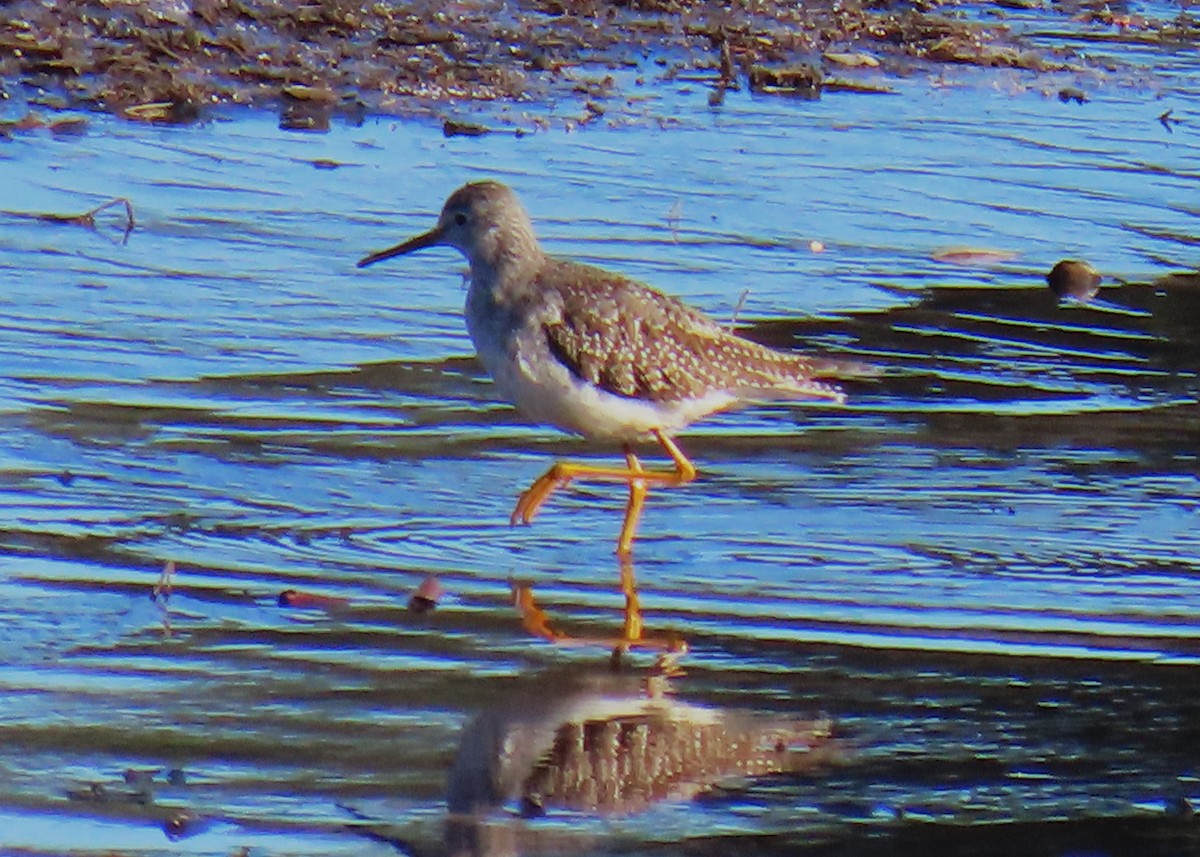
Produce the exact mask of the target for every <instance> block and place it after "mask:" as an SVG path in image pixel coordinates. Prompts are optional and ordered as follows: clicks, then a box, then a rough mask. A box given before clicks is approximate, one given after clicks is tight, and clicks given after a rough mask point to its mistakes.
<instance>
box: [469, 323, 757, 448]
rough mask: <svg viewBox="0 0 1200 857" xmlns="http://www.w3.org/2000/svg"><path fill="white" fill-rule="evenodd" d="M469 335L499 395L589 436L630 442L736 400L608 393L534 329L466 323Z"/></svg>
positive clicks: (536, 416)
mask: <svg viewBox="0 0 1200 857" xmlns="http://www.w3.org/2000/svg"><path fill="white" fill-rule="evenodd" d="M471 338H472V340H473V341H474V343H475V349H476V351H477V352H478V353H479V358H480V360H482V361H483V365H484V366H485V367H486V368H487V370H488V372H489V373H490V374H491V376H492V378H493V379H494V380H495V382H496V387H497V388H498V389H499V391H500V393H501V395H502V396H503V397H504V398H506V399H507V400H508V401H510V402H512V403H513V404H514V405H516V407H517V409H518V410H519V411H520V412H521V413H522V414H524V415H525V416H526V417H528V418H529V419H530V420H533V421H535V422H539V423H546V424H549V425H553V426H557V427H558V428H560V429H563V430H565V431H569V432H573V433H575V434H579V435H583V436H584V437H587V438H591V439H595V440H615V441H620V442H632V441H635V440H639V439H643V438H645V437H646V436H647V435H649V434H650V432H651V431H652V430H654V429H658V430H661V431H662V432H664V433H665V434H668V435H670V434H674V433H676V432H677V431H679V430H680V429H682V428H684V427H685V426H687V425H688V424H690V423H692V422H694V421H696V420H698V419H700V418H701V417H703V416H705V415H707V414H711V413H714V412H716V411H719V410H722V409H724V408H728V407H729V406H731V405H733V404H734V403H735V402H736V401H737V399H736V397H735V396H733V395H731V394H729V393H722V392H718V393H709V394H707V395H705V396H703V397H701V398H697V399H685V400H682V401H678V402H651V401H648V400H644V399H632V398H628V397H626V396H618V395H614V394H613V393H609V392H607V391H605V390H602V389H600V388H599V387H597V386H595V385H594V384H591V383H588V382H587V381H585V380H583V379H582V378H580V377H579V376H577V375H575V374H574V373H573V372H571V370H569V369H568V368H567V367H566V366H564V365H563V364H562V363H560V362H559V361H558V359H557V358H556V357H555V355H554V354H553V353H552V352H551V351H550V349H549V347H548V346H547V344H546V339H545V335H544V334H543V333H542V332H541V331H540V329H534V330H522V331H518V332H515V333H514V332H511V331H509V332H508V333H507V335H502V336H489V335H487V332H486V331H480V330H475V329H472V330H471Z"/></svg>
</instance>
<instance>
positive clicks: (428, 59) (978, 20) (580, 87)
mask: <svg viewBox="0 0 1200 857" xmlns="http://www.w3.org/2000/svg"><path fill="white" fill-rule="evenodd" d="M915 5H916V7H917V8H913V6H914V4H907V3H890V2H885V3H872V4H868V3H860V2H832V0H820V2H815V3H805V4H803V5H797V4H792V3H784V2H778V0H768V2H764V3H756V4H754V5H753V6H752V7H743V6H741V5H740V4H734V5H732V6H727V5H726V4H712V3H702V2H689V0H662V2H631V3H628V4H609V3H599V2H595V0H524V2H520V3H515V4H506V3H498V2H487V0H469V2H458V3H453V4H449V5H447V4H444V3H435V2H427V0H426V2H415V3H404V4H396V5H390V4H382V3H381V4H372V5H369V6H367V5H365V4H359V3H346V2H325V3H300V2H287V3H275V2H267V0H247V2H231V0H193V2H188V1H187V0H156V2H121V0H110V2H104V3H99V2H62V3H55V4H43V3H37V2H30V0H23V2H16V3H11V4H6V5H5V7H4V8H3V10H0V80H2V82H3V84H2V85H3V87H4V90H5V91H6V92H7V93H10V94H15V93H22V94H24V95H26V96H29V97H31V98H32V99H33V100H34V101H36V102H40V103H42V104H44V105H47V106H50V107H84V108H88V109H96V110H102V111H110V112H116V113H119V114H121V115H123V116H125V117H127V118H129V119H133V120H141V121H154V122H190V121H195V120H197V119H202V118H204V117H205V116H206V115H207V114H209V113H210V112H211V111H212V110H213V109H214V108H216V107H220V106H228V105H238V104H251V105H260V106H266V105H270V106H271V107H273V108H276V109H279V110H280V113H281V117H282V119H281V121H282V124H283V125H284V126H285V127H289V128H296V129H318V130H319V129H322V128H324V127H327V125H328V121H329V118H330V116H331V115H345V116H350V117H357V116H361V115H362V114H363V113H365V112H372V113H390V114H396V115H414V114H418V115H420V114H423V115H430V114H432V115H435V116H438V117H440V118H453V117H452V116H451V113H452V111H451V109H450V108H451V107H452V106H453V105H458V106H459V107H460V108H461V107H463V106H464V105H466V106H469V105H481V104H495V103H500V104H505V105H517V106H524V107H529V108H533V109H534V110H535V112H539V113H541V114H542V121H545V122H552V121H555V120H558V121H562V122H567V123H570V124H571V125H575V124H580V123H584V124H586V123H588V122H594V121H597V120H600V119H602V118H603V117H605V116H606V115H608V114H609V112H610V108H609V105H610V104H611V103H613V102H621V101H629V100H637V99H638V98H639V91H640V89H641V88H642V87H643V86H645V85H646V84H647V83H654V82H662V81H666V82H670V81H676V80H694V81H696V82H697V83H699V84H701V85H703V86H707V87H710V88H711V90H712V94H711V96H710V99H711V101H712V102H713V103H714V104H715V103H719V102H720V100H721V99H722V97H723V95H724V93H725V92H726V91H728V90H731V89H739V88H743V87H748V88H750V89H751V90H754V91H760V92H772V93H783V94H788V95H798V96H800V97H809V98H813V97H819V95H820V93H821V92H822V90H823V89H826V88H829V89H836V90H840V91H845V90H847V89H849V90H851V91H856V90H860V91H865V92H881V91H882V92H886V91H888V83H887V81H888V79H889V78H896V77H902V76H905V75H908V74H911V73H913V72H914V70H916V69H922V68H928V67H931V66H937V65H944V64H951V65H974V66H982V67H991V68H1017V69H1024V70H1028V71H1031V72H1035V73H1042V74H1058V75H1061V76H1063V77H1062V80H1061V81H1058V82H1056V83H1054V84H1053V88H1054V91H1056V92H1058V93H1059V94H1060V96H1063V97H1066V98H1075V97H1080V98H1082V97H1085V96H1084V94H1083V90H1081V89H1079V88H1078V87H1077V86H1075V85H1074V83H1073V82H1072V78H1073V76H1077V75H1085V76H1086V75H1093V74H1095V73H1097V72H1101V71H1103V69H1102V67H1101V65H1098V64H1097V63H1096V62H1095V61H1094V60H1092V59H1088V58H1085V57H1084V56H1082V55H1080V54H1079V53H1077V52H1075V51H1073V50H1069V49H1062V48H1047V47H1045V46H1039V45H1037V44H1034V43H1032V42H1031V41H1030V40H1029V39H1028V38H1027V37H1026V36H1024V35H1022V33H1021V28H1020V27H1012V26H1010V24H1009V21H1008V18H1009V16H1010V15H1011V14H1013V13H1015V12H1020V11H1021V10H1028V9H1030V8H1033V7H1032V6H1031V5H1030V3H1028V2H1027V0H1004V2H1001V3H967V4H957V3H943V2H929V3H923V4H915ZM1055 8H1056V9H1057V8H1059V7H1058V6H1057V4H1056V7H1055ZM1062 8H1063V9H1064V10H1065V14H1064V16H1063V17H1064V20H1066V19H1067V16H1070V19H1071V20H1072V21H1074V22H1076V23H1082V24H1084V25H1087V26H1092V28H1093V29H1094V30H1095V33H1096V35H1099V36H1104V37H1109V36H1113V37H1117V38H1120V37H1121V36H1122V34H1125V35H1128V36H1130V37H1135V36H1136V37H1138V38H1154V37H1168V36H1178V35H1179V30H1180V27H1179V25H1177V24H1175V23H1173V22H1165V21H1164V22H1155V21H1151V20H1148V19H1144V18H1135V17H1134V16H1131V15H1124V16H1121V15H1119V14H1117V13H1114V12H1112V11H1110V10H1109V8H1108V6H1107V5H1106V4H1096V5H1095V6H1089V5H1068V6H1063V7H1062ZM1193 40H1194V34H1193ZM1056 80H1057V78H1056ZM1063 93H1065V95H1063ZM658 118H659V119H662V118H666V117H661V116H660V117H658ZM510 121H511V122H512V124H517V125H520V124H521V123H520V122H518V121H516V120H511V119H510ZM455 122H456V124H451V125H449V126H448V127H447V133H478V132H479V130H480V129H479V128H476V127H475V126H473V125H472V123H470V122H467V123H463V122H461V121H458V120H455Z"/></svg>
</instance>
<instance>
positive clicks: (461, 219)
mask: <svg viewBox="0 0 1200 857" xmlns="http://www.w3.org/2000/svg"><path fill="white" fill-rule="evenodd" d="M454 222H455V223H457V224H458V225H459V226H465V225H466V223H467V216H466V215H465V214H463V213H462V212H461V211H460V212H459V213H458V214H456V215H454Z"/></svg>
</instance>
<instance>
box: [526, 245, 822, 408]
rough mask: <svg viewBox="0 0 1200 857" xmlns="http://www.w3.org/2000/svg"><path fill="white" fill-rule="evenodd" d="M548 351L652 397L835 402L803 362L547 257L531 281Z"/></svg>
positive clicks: (597, 380)
mask: <svg viewBox="0 0 1200 857" xmlns="http://www.w3.org/2000/svg"><path fill="white" fill-rule="evenodd" d="M538 292H539V294H542V295H543V296H544V297H546V298H548V299H549V300H548V301H547V303H546V305H545V306H544V313H543V316H542V324H543V328H544V330H545V332H546V336H547V339H548V342H549V345H550V349H551V351H552V352H553V353H554V355H555V356H556V357H557V358H558V359H559V360H561V361H562V362H563V363H564V364H565V365H566V366H568V367H569V368H570V369H571V371H572V372H574V373H575V374H576V375H578V376H579V377H581V378H583V379H585V380H586V381H589V382H591V383H593V384H595V385H597V386H599V387H601V388H602V389H604V390H607V391H608V392H611V393H616V394H618V395H621V396H628V397H630V398H636V399H646V400H649V401H655V402H673V401H682V400H686V399H697V398H700V397H702V396H704V395H706V394H708V393H711V392H715V391H724V392H728V393H731V394H733V395H736V396H739V397H743V398H752V397H755V396H762V397H770V396H796V397H809V398H811V397H817V398H831V399H839V400H840V399H841V398H842V395H841V392H840V391H839V390H838V389H837V388H836V387H834V386H832V385H829V384H824V383H821V382H819V381H814V380H812V378H811V366H810V363H809V361H807V360H806V359H805V358H803V357H800V356H798V355H793V354H784V353H782V352H778V351H773V350H771V349H769V348H765V347H764V346H761V345H758V344H757V343H754V342H750V341H749V340H746V339H742V338H741V337H739V336H735V335H734V334H732V333H729V332H728V331H726V330H725V329H724V328H722V327H721V326H720V325H718V324H717V323H716V322H714V321H713V320H712V319H710V318H708V317H707V316H705V315H704V314H702V313H700V312H698V311H696V310H694V309H692V308H690V307H688V306H687V305H686V304H683V303H682V302H680V301H678V300H676V299H674V298H672V297H669V296H667V295H664V294H662V293H661V292H658V291H655V290H654V289H651V288H649V287H648V286H645V285H642V284H641V283H638V282H636V281H634V280H629V279H625V278H621V277H617V276H615V275H613V274H611V273H609V272H607V271H602V270H600V269H598V268H593V267H590V266H587V265H579V264H576V263H573V262H567V261H563V260H556V259H552V260H548V261H547V264H546V266H545V267H544V268H543V270H542V272H541V274H540V276H539V282H538Z"/></svg>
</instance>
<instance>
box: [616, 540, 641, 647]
mask: <svg viewBox="0 0 1200 857" xmlns="http://www.w3.org/2000/svg"><path fill="white" fill-rule="evenodd" d="M621 591H622V592H624V593H625V624H624V625H623V626H622V628H621V640H622V642H623V643H624V644H625V645H626V648H627V647H628V644H629V643H636V642H637V641H639V640H641V639H642V605H641V602H640V601H638V591H637V581H636V580H635V579H634V576H633V560H632V559H630V558H629V557H628V556H622V557H621Z"/></svg>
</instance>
